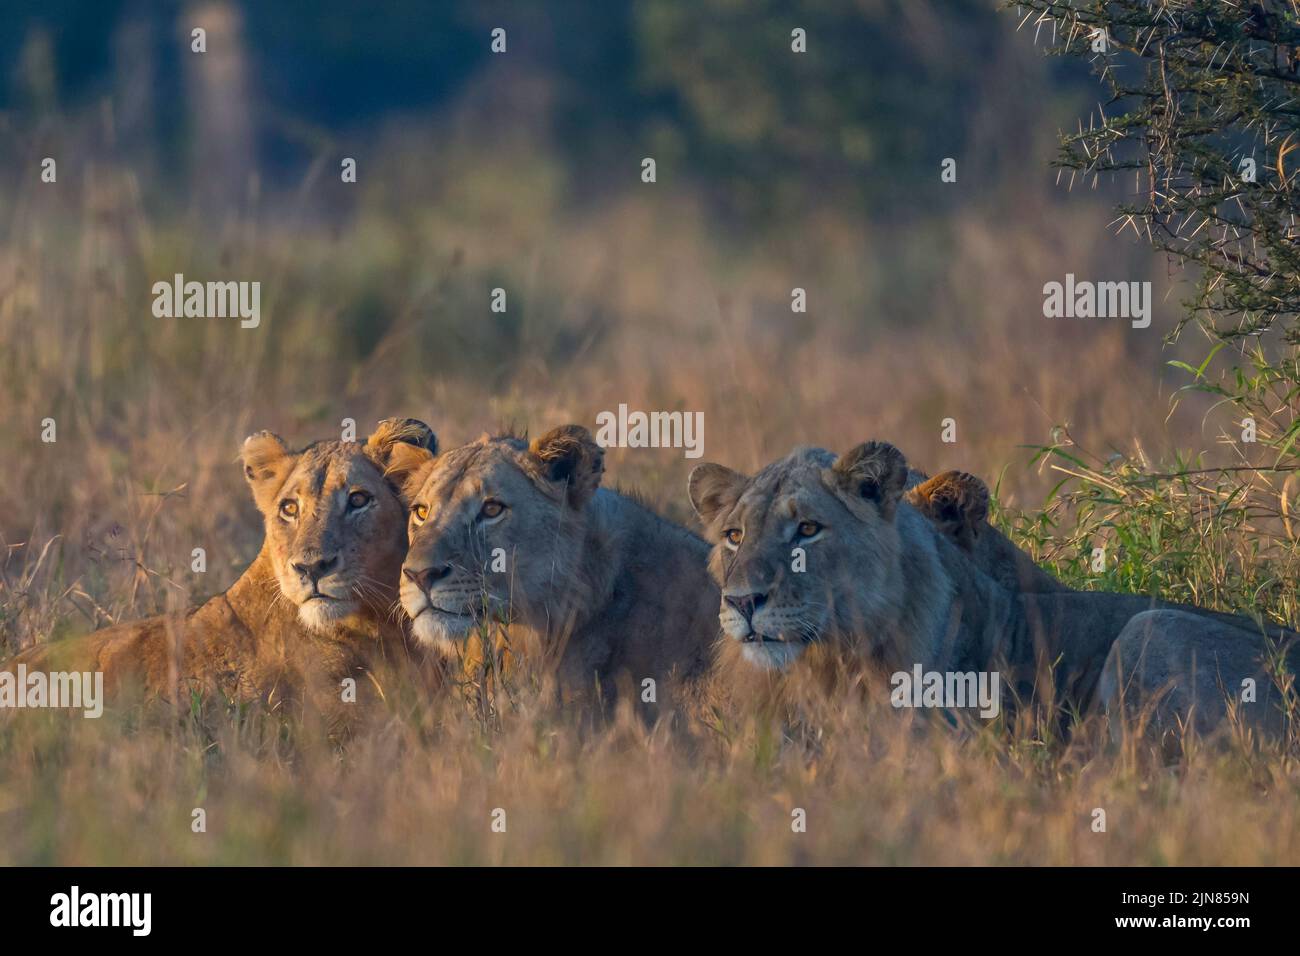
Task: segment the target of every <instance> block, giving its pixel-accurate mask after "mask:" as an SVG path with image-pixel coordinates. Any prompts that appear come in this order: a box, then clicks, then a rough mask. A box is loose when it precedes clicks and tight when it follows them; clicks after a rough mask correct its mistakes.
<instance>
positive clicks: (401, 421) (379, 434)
mask: <svg viewBox="0 0 1300 956" xmlns="http://www.w3.org/2000/svg"><path fill="white" fill-rule="evenodd" d="M399 445H410V446H413V447H415V448H422V449H424V450H426V451H428V452H429V453H430V454H437V452H438V436H437V435H435V434H434V433H433V429H432V428H430V427H429V426H428V425H426V424H425V423H424V422H422V421H420V420H418V419H415V418H385V419H384V420H383V421H382V422H380V423H379V424H378V425H376V426H375V430H374V432H373V433H372V434H371V436H370V437H369V438H367V439H366V454H367V455H369V456H370V457H371V458H372V459H374V461H375V462H376V463H377V464H379V465H380V466H381V467H383V468H387V467H388V464H389V459H390V458H391V457H392V454H393V449H394V448H396V447H398V446H399Z"/></svg>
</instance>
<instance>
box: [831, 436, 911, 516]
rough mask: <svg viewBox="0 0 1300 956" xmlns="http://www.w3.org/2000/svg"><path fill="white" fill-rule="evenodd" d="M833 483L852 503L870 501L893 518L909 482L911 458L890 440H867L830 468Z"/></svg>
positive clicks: (882, 512)
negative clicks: (905, 456) (908, 466)
mask: <svg viewBox="0 0 1300 956" xmlns="http://www.w3.org/2000/svg"><path fill="white" fill-rule="evenodd" d="M829 483H830V485H831V488H832V490H834V491H835V492H837V493H838V494H839V495H840V497H842V498H843V499H844V500H846V501H847V502H849V503H850V504H851V505H856V504H857V503H858V502H861V501H870V502H872V503H873V504H875V506H876V507H877V508H879V509H880V515H881V517H882V518H884V519H885V520H886V521H890V520H892V519H893V517H894V509H895V508H896V507H897V506H898V499H899V498H900V497H902V494H903V488H904V487H905V486H906V484H907V459H906V458H904V457H903V453H902V452H901V451H899V450H898V449H897V448H895V447H894V446H893V445H891V444H889V442H883V441H869V442H863V443H862V444H861V445H858V446H857V447H856V448H852V449H850V450H849V451H846V452H845V453H844V454H843V455H841V456H840V457H839V458H838V459H837V460H836V462H835V464H834V465H832V466H831V467H830V469H829Z"/></svg>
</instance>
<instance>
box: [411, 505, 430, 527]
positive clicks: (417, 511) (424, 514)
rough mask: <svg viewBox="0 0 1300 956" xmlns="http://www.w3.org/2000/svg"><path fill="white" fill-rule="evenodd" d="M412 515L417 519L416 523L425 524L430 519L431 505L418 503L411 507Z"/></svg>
mask: <svg viewBox="0 0 1300 956" xmlns="http://www.w3.org/2000/svg"><path fill="white" fill-rule="evenodd" d="M411 516H412V517H413V518H414V519H415V523H416V524H424V523H425V522H426V521H428V520H429V506H428V505H416V506H415V507H414V508H412V509H411Z"/></svg>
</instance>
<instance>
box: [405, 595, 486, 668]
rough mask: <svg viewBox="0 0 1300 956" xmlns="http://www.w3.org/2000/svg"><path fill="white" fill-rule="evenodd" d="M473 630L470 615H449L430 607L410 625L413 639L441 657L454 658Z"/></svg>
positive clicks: (472, 620)
mask: <svg viewBox="0 0 1300 956" xmlns="http://www.w3.org/2000/svg"><path fill="white" fill-rule="evenodd" d="M473 630H474V619H473V617H471V616H470V615H468V614H451V613H449V612H446V611H439V610H438V609H437V608H432V607H430V608H426V609H425V610H423V611H421V612H420V613H419V614H418V615H417V616H416V618H415V620H414V621H412V623H411V633H412V634H414V635H415V639H416V640H417V641H419V642H420V643H421V644H422V645H424V646H425V647H427V648H429V649H430V650H432V651H434V652H436V653H438V654H441V655H442V656H443V657H455V656H456V653H457V651H458V650H459V649H460V648H461V647H463V646H464V644H465V639H466V638H467V637H468V636H469V634H470V632H471V631H473Z"/></svg>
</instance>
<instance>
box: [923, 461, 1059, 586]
mask: <svg viewBox="0 0 1300 956" xmlns="http://www.w3.org/2000/svg"><path fill="white" fill-rule="evenodd" d="M907 500H908V502H909V503H910V504H911V505H912V506H913V507H914V508H916V509H917V510H918V511H920V512H921V513H922V514H923V515H925V516H926V517H927V518H929V519H930V521H931V523H933V524H934V526H935V527H936V528H938V529H939V531H940V533H942V534H943V535H944V536H945V537H947V538H948V540H950V541H952V543H953V544H955V545H957V547H959V548H961V549H962V550H963V551H965V552H966V553H968V554H969V555H971V558H972V559H973V560H974V562H975V564H976V566H977V567H979V569H980V570H981V571H983V572H984V573H985V574H987V575H988V576H989V577H991V578H992V579H993V580H995V581H997V582H998V583H999V584H1001V585H1002V586H1003V587H1004V588H1006V589H1007V590H1008V591H1011V592H1013V593H1031V594H1037V593H1042V592H1048V591H1065V590H1069V588H1067V586H1066V585H1065V584H1063V583H1062V582H1061V581H1058V580H1057V579H1056V578H1054V577H1053V576H1052V575H1051V574H1049V573H1048V572H1047V571H1045V570H1043V569H1042V568H1040V567H1039V566H1038V565H1037V564H1035V563H1034V559H1033V558H1031V557H1030V556H1029V555H1027V554H1025V552H1024V551H1022V550H1020V548H1018V547H1016V545H1015V544H1014V543H1013V542H1012V541H1011V539H1010V538H1008V537H1007V536H1006V535H1004V534H1003V533H1002V532H1001V531H999V530H998V529H997V528H995V527H994V526H993V525H992V524H990V523H989V520H988V517H989V487H988V485H986V484H985V483H984V481H983V480H982V479H980V478H978V477H976V476H975V475H972V474H969V473H967V472H964V471H945V472H943V473H942V474H939V475H935V476H934V477H933V478H928V479H925V480H923V481H921V482H920V483H918V484H917V485H916V486H915V487H912V488H909V489H908V491H907Z"/></svg>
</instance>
